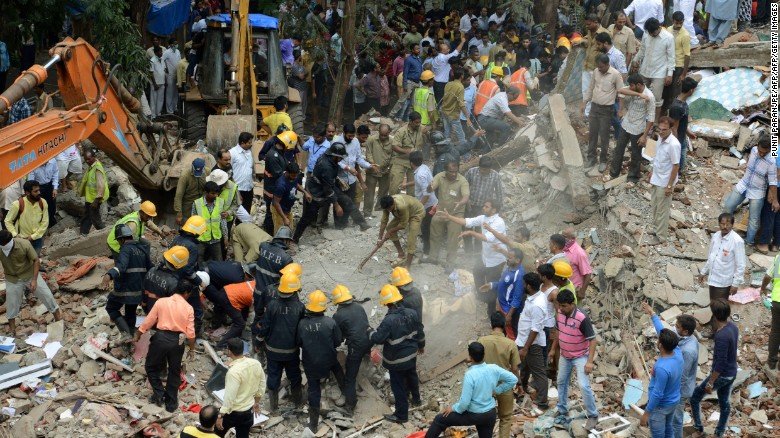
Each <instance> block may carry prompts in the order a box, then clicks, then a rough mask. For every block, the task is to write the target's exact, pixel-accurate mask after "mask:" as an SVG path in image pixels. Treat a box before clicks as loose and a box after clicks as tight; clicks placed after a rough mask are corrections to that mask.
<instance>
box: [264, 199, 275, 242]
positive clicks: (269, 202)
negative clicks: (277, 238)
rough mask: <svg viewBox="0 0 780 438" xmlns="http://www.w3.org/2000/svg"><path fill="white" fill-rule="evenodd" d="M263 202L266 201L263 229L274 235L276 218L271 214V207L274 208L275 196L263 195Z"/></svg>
mask: <svg viewBox="0 0 780 438" xmlns="http://www.w3.org/2000/svg"><path fill="white" fill-rule="evenodd" d="M263 202H265V217H264V218H263V231H265V232H266V233H268V234H270V235H271V236H273V235H274V220H273V217H272V216H271V209H272V208H274V206H273V203H274V198H272V197H269V196H265V195H263Z"/></svg>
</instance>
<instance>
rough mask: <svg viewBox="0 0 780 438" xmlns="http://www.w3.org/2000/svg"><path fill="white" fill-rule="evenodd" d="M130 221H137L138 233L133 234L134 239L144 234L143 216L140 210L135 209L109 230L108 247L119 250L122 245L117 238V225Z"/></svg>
mask: <svg viewBox="0 0 780 438" xmlns="http://www.w3.org/2000/svg"><path fill="white" fill-rule="evenodd" d="M128 222H135V234H136V235H135V236H133V239H134V240H140V239H141V236H143V235H144V223H143V222H142V221H141V216H140V215H139V214H138V212H137V211H134V212H132V213H129V214H127V215H125V216H124V217H123V218H122V219H119V220H118V221H116V223H115V224H114V226H113V227H111V231H109V232H108V239H106V243H108V247H109V248H111V249H112V250H113V251H114V252H119V248H120V246H121V245H120V244H119V241H118V240H116V236H115V235H116V227H117V225H121V224H126V223H128Z"/></svg>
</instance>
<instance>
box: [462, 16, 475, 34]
mask: <svg viewBox="0 0 780 438" xmlns="http://www.w3.org/2000/svg"><path fill="white" fill-rule="evenodd" d="M472 18H475V15H469V14H466V15H464V16H462V17H460V29H459V30H460V31H461V32H463V33H466V32H468V31H470V30H471V19H472Z"/></svg>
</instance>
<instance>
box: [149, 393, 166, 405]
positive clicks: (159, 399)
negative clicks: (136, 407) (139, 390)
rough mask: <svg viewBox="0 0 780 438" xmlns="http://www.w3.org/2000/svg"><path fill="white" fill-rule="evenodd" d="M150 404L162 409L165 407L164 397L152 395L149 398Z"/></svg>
mask: <svg viewBox="0 0 780 438" xmlns="http://www.w3.org/2000/svg"><path fill="white" fill-rule="evenodd" d="M149 403H151V404H153V405H157V406H160V407H162V405H163V401H162V397H159V396H156V395H152V396H151V397H149Z"/></svg>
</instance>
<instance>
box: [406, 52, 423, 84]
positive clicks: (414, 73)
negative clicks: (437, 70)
mask: <svg viewBox="0 0 780 438" xmlns="http://www.w3.org/2000/svg"><path fill="white" fill-rule="evenodd" d="M422 66H423V64H422V60H420V57H419V56H415V55H409V56H407V57H406V59H405V60H404V86H406V83H407V82H410V81H411V82H420V75H421V74H422V72H423V67H422Z"/></svg>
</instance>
